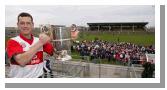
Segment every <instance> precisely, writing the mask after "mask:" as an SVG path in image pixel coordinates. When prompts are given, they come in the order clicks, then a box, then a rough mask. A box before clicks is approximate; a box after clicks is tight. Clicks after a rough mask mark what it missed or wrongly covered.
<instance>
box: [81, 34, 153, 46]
mask: <svg viewBox="0 0 167 90" xmlns="http://www.w3.org/2000/svg"><path fill="white" fill-rule="evenodd" d="M94 38H99V39H101V40H106V41H112V42H117V41H118V38H119V41H120V42H131V43H134V44H138V45H154V43H155V34H154V33H146V32H142V33H136V32H135V33H133V32H131V33H129V34H128V33H120V34H118V33H117V34H113V33H111V32H94V33H90V32H81V33H80V35H79V38H78V40H80V41H82V40H88V41H89V40H93V39H94Z"/></svg>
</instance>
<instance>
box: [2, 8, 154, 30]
mask: <svg viewBox="0 0 167 90" xmlns="http://www.w3.org/2000/svg"><path fill="white" fill-rule="evenodd" d="M21 12H28V13H30V14H31V15H32V16H33V18H34V24H35V27H38V26H39V25H40V24H53V25H66V26H71V24H76V25H77V26H87V23H95V22H99V23H100V22H148V23H149V24H148V25H147V27H150V26H155V7H154V6H151V5H55V6H51V5H50V6H46V5H44V6H38V5H37V6H31V5H27V6H26V5H25V6H23V5H21V6H6V7H5V26H6V27H16V26H17V25H16V23H17V16H18V14H19V13H21Z"/></svg>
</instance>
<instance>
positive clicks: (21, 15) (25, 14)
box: [17, 12, 33, 22]
mask: <svg viewBox="0 0 167 90" xmlns="http://www.w3.org/2000/svg"><path fill="white" fill-rule="evenodd" d="M19 17H30V18H31V21H32V22H33V17H32V16H31V14H29V13H26V12H22V13H20V14H19V15H18V17H17V21H18V22H19Z"/></svg>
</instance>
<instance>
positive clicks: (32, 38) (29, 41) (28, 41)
mask: <svg viewBox="0 0 167 90" xmlns="http://www.w3.org/2000/svg"><path fill="white" fill-rule="evenodd" d="M19 36H20V38H21V39H23V40H24V41H26V42H27V43H29V44H30V45H31V44H32V42H33V40H34V37H33V35H32V34H31V39H27V38H26V37H24V36H23V35H21V34H20V35H19Z"/></svg>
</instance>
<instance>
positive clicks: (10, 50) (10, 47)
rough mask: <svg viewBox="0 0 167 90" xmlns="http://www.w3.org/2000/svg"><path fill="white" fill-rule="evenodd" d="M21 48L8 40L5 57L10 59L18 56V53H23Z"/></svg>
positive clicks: (13, 41)
mask: <svg viewBox="0 0 167 90" xmlns="http://www.w3.org/2000/svg"><path fill="white" fill-rule="evenodd" d="M23 52H24V51H23V48H22V46H21V45H20V44H19V43H18V42H16V41H15V40H12V39H10V40H8V42H7V55H8V58H9V59H11V58H12V57H13V56H14V55H16V54H18V53H23Z"/></svg>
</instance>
